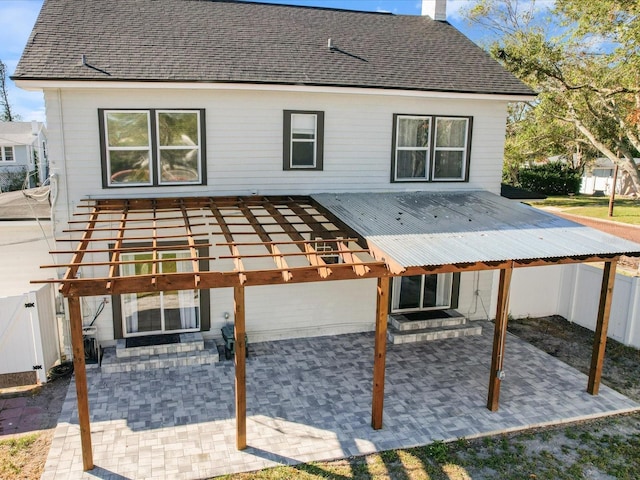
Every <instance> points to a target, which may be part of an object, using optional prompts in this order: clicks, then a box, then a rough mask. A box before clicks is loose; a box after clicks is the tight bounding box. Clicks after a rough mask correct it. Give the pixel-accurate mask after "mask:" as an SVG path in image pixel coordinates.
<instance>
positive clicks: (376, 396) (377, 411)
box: [371, 277, 389, 430]
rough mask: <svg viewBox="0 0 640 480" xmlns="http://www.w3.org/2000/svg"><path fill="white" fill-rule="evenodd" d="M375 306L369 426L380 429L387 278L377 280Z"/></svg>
mask: <svg viewBox="0 0 640 480" xmlns="http://www.w3.org/2000/svg"><path fill="white" fill-rule="evenodd" d="M376 303H377V305H376V339H375V346H374V357H373V399H372V401H371V426H372V427H373V429H374V430H380V429H381V428H382V412H383V407H384V373H385V364H386V356H387V315H388V309H389V277H380V278H378V295H377V302H376Z"/></svg>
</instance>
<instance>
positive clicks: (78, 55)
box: [13, 0, 533, 344]
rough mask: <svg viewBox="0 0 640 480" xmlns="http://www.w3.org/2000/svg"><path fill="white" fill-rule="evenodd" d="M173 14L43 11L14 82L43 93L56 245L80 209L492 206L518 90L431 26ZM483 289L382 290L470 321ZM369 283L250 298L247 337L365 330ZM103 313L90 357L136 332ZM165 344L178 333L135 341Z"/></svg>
mask: <svg viewBox="0 0 640 480" xmlns="http://www.w3.org/2000/svg"><path fill="white" fill-rule="evenodd" d="M175 3H176V2H174V1H169V0H163V1H161V2H150V3H148V4H147V3H146V2H133V3H131V2H124V3H122V4H116V3H113V2H110V3H101V2H87V3H86V4H85V5H84V6H83V7H82V8H80V7H78V5H77V4H74V5H73V8H71V6H70V5H67V2H65V1H48V2H46V3H45V5H44V7H43V12H42V14H41V16H40V19H39V20H38V22H37V23H36V25H35V27H34V31H33V34H32V39H31V41H29V42H28V44H27V47H26V49H25V52H24V55H23V58H22V60H21V62H20V64H19V66H18V68H17V70H16V72H15V75H14V76H13V78H14V80H15V81H16V82H17V84H18V85H19V86H21V87H23V88H28V89H38V90H42V91H43V92H44V95H45V100H46V106H47V122H48V126H49V137H50V146H49V150H50V152H51V166H52V174H53V178H54V179H55V180H56V181H55V185H54V188H55V190H56V192H57V193H56V204H55V205H54V222H55V225H54V228H55V231H56V235H57V236H58V237H61V236H62V237H63V236H65V234H64V233H63V230H64V229H66V228H68V222H69V220H70V219H71V215H72V213H73V211H74V210H75V209H76V208H77V206H78V205H79V202H80V201H81V199H83V198H86V197H91V198H107V197H117V198H131V197H149V196H163V197H165V196H185V195H190V196H191V195H207V196H209V195H213V196H224V195H308V194H313V193H318V192H389V191H396V192H405V191H416V190H419V191H438V192H440V191H475V190H486V191H489V192H494V193H496V194H499V192H500V172H501V159H502V148H503V142H504V127H505V119H506V107H507V104H508V102H510V101H518V100H524V99H529V98H531V97H532V95H533V92H532V91H531V90H530V89H529V88H528V87H527V86H525V85H523V84H522V83H520V82H519V81H518V80H517V79H515V78H514V77H513V76H511V75H510V74H509V73H507V72H506V71H505V70H504V69H502V67H500V66H499V65H498V64H497V63H496V62H495V61H493V60H492V59H491V58H490V57H489V56H488V55H487V54H486V53H485V52H484V51H482V50H481V49H480V48H478V47H477V46H475V45H474V44H473V43H472V42H470V41H469V40H468V39H466V38H465V37H464V36H463V35H461V34H460V33H459V32H458V31H457V30H456V29H455V28H453V27H451V26H450V25H449V24H448V23H446V22H442V21H434V20H432V19H431V18H429V17H427V16H423V17H419V16H401V15H400V16H399V15H390V14H384V13H369V12H352V11H344V10H332V9H322V8H306V7H292V6H277V5H262V4H253V3H247V2H195V3H194V2H186V3H184V4H183V3H182V2H178V3H180V4H181V7H180V10H181V12H174V14H173V15H172V18H171V19H170V18H168V17H167V16H166V15H165V14H164V12H165V11H167V10H169V9H174V7H175ZM426 3H429V2H426ZM182 5H184V7H185V8H184V9H183V8H182ZM139 9H142V13H140V14H138V13H136V14H133V13H132V12H133V10H135V11H136V12H138V10H139ZM130 10H131V11H130ZM60 11H64V12H65V14H64V15H63V17H64V18H62V17H59V16H57V12H60ZM60 22H62V24H61V23H60ZM63 25H65V26H68V27H69V29H71V30H73V32H74V34H73V36H72V37H70V36H68V35H69V34H68V33H66V32H68V31H71V30H69V29H66V28H62V26H63ZM173 29H176V30H178V29H179V31H180V40H177V39H173V40H171V41H169V39H170V38H172V37H173V36H172V35H167V32H169V31H171V30H173ZM97 31H100V32H102V33H101V34H100V38H101V40H100V41H99V42H95V41H94V40H95V38H96V35H97V33H96V32H97ZM454 277H455V278H454ZM491 278H492V276H491V274H490V273H488V272H476V273H469V274H462V275H460V276H459V278H458V275H457V274H456V275H454V274H442V275H439V276H433V277H428V278H423V277H416V278H411V279H405V280H404V281H400V280H397V281H396V282H395V283H394V286H395V287H396V288H395V290H394V291H395V292H396V293H395V294H394V297H393V298H394V299H393V306H392V308H393V309H397V310H402V311H405V312H406V311H416V310H423V309H448V308H450V307H457V309H458V311H459V312H461V313H462V314H463V315H465V316H467V317H468V318H470V319H474V318H486V316H487V315H486V312H485V311H483V310H482V308H481V305H482V304H484V305H489V303H490V295H491V290H492V280H491ZM374 283H375V282H373V281H367V280H362V281H360V282H351V284H350V285H349V287H348V288H344V287H343V286H341V285H334V284H327V285H321V286H319V287H318V286H315V287H313V288H309V287H307V286H305V285H291V286H290V287H287V288H279V289H277V290H276V291H273V289H271V288H263V289H262V291H260V292H259V293H256V294H254V295H252V297H251V299H250V300H248V302H249V304H248V306H247V315H248V316H247V322H248V324H247V330H248V332H249V333H250V336H251V337H252V338H253V339H256V340H259V339H274V338H282V337H287V336H292V335H296V336H299V335H318V334H327V333H340V332H354V331H362V330H370V329H372V328H373V318H374V310H373V309H374V302H373V301H372V298H373V295H374V293H375V288H374ZM401 288H402V289H406V291H404V290H403V291H402V293H401V292H400V289H401ZM319 289H320V290H321V291H322V294H320V295H318V293H319ZM208 295H209V296H210V311H209V314H208V316H209V318H210V324H209V325H206V324H207V323H209V322H200V325H198V326H197V327H194V328H196V329H198V328H203V325H206V326H205V327H204V328H206V329H207V330H205V331H204V332H203V334H204V335H205V336H206V335H219V331H220V327H221V326H223V325H224V324H225V322H227V318H228V316H229V312H231V311H232V310H233V305H232V297H231V293H230V291H229V290H228V289H219V290H211V291H210V292H209V293H208ZM327 299H330V301H327ZM115 301H116V302H118V301H120V302H126V300H122V299H119V300H118V299H115ZM97 302H98V300H96V305H97ZM112 305H113V303H111V304H110V305H109V307H111V306H112ZM125 308H128V307H125ZM109 310H110V309H109V308H108V309H107V310H105V312H104V314H103V315H102V316H101V318H100V320H99V323H98V330H99V336H100V339H101V341H103V342H106V343H107V344H108V343H109V341H112V340H113V339H115V338H121V337H122V336H127V335H136V334H140V333H142V332H141V331H137V330H136V328H135V327H133V326H131V325H129V326H127V325H124V324H122V320H121V319H115V320H112V319H111V312H110V311H109ZM116 317H117V315H116ZM116 317H114V318H116ZM265 318H268V319H270V320H269V322H264V319H265ZM183 327H184V328H183ZM138 328H139V327H138ZM173 329H178V330H191V327H185V326H184V325H174V326H168V325H167V324H166V323H165V324H164V325H161V324H160V322H159V320H158V322H157V324H155V325H154V326H153V327H149V329H148V330H147V331H145V332H144V333H150V332H152V331H153V332H154V333H161V332H164V331H167V330H173Z"/></svg>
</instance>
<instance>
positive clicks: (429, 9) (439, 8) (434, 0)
mask: <svg viewBox="0 0 640 480" xmlns="http://www.w3.org/2000/svg"><path fill="white" fill-rule="evenodd" d="M422 15H428V16H429V17H431V18H433V19H434V20H438V21H441V22H445V21H446V20H447V0H422Z"/></svg>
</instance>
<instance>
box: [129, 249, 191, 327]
mask: <svg viewBox="0 0 640 480" xmlns="http://www.w3.org/2000/svg"><path fill="white" fill-rule="evenodd" d="M120 258H121V260H122V261H132V262H135V263H126V264H123V265H121V270H122V275H149V274H151V273H152V263H151V260H152V258H153V257H152V254H150V253H129V254H122V255H121V257H120ZM158 258H159V259H160V260H162V262H159V263H158V264H157V273H158V274H162V273H176V272H177V273H180V272H192V271H193V268H192V264H191V261H190V260H181V259H189V258H190V256H189V253H188V252H183V251H175V252H160V253H158ZM120 298H121V302H122V319H123V325H122V327H123V332H124V336H125V337H131V336H136V335H149V334H159V333H166V332H187V331H196V330H199V329H200V293H199V291H198V290H171V291H166V292H143V293H126V294H123V295H121V296H120Z"/></svg>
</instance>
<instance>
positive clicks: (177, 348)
mask: <svg viewBox="0 0 640 480" xmlns="http://www.w3.org/2000/svg"><path fill="white" fill-rule="evenodd" d="M202 350H204V342H203V341H200V342H189V343H169V344H167V345H153V346H149V347H131V348H117V349H116V356H117V357H118V358H132V357H142V356H150V357H155V356H158V355H170V354H174V353H183V352H198V351H202Z"/></svg>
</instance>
